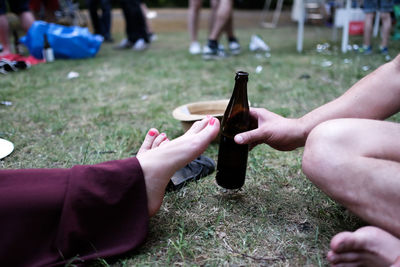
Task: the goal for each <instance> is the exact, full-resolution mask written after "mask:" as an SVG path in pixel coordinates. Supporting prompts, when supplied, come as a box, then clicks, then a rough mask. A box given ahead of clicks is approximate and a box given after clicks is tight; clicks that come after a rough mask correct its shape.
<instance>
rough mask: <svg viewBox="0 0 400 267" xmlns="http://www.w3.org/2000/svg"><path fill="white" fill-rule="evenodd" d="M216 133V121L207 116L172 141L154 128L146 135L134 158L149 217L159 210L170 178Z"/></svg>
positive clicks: (204, 147)
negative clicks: (141, 173)
mask: <svg viewBox="0 0 400 267" xmlns="http://www.w3.org/2000/svg"><path fill="white" fill-rule="evenodd" d="M218 132H219V121H218V119H216V118H214V117H211V116H208V117H207V118H205V119H203V120H201V121H197V122H195V123H194V124H193V126H192V127H191V128H190V129H189V130H188V131H187V132H186V133H185V134H184V135H182V136H181V137H178V138H176V139H174V140H172V141H169V140H168V139H167V137H166V135H165V134H159V133H158V131H157V130H156V129H151V130H150V131H149V132H148V133H147V135H146V138H145V140H144V142H143V145H142V147H141V148H140V150H139V152H138V154H137V156H136V157H137V159H138V160H139V163H140V165H141V167H142V170H143V174H144V179H145V182H146V191H147V199H148V208H149V215H150V216H153V215H154V214H155V213H156V212H157V211H158V210H159V208H160V206H161V203H162V200H163V198H164V193H165V188H166V187H167V184H168V182H169V180H170V179H171V177H172V175H173V174H174V173H175V172H176V171H177V170H179V169H181V168H183V167H184V166H186V165H187V164H188V163H189V162H191V161H192V160H194V159H195V158H197V157H198V156H199V155H201V154H202V153H203V152H204V151H205V150H206V148H207V146H208V145H209V144H210V143H211V141H213V140H214V139H215V137H216V136H217V135H218Z"/></svg>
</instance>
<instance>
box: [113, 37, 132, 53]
mask: <svg viewBox="0 0 400 267" xmlns="http://www.w3.org/2000/svg"><path fill="white" fill-rule="evenodd" d="M132 47H133V43H132V42H131V41H129V40H128V39H126V38H125V39H122V41H121V42H120V43H119V44H117V45H116V46H114V49H117V50H122V49H130V48H132Z"/></svg>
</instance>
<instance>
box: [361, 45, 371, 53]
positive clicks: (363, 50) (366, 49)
mask: <svg viewBox="0 0 400 267" xmlns="http://www.w3.org/2000/svg"><path fill="white" fill-rule="evenodd" d="M358 52H360V53H361V54H363V55H371V54H372V46H370V45H363V46H361V47H360V48H359V49H358Z"/></svg>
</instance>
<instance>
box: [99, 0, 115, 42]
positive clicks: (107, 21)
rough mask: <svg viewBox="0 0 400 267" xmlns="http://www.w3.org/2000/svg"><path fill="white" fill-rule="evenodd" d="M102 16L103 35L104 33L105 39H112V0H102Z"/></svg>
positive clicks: (101, 27)
mask: <svg viewBox="0 0 400 267" xmlns="http://www.w3.org/2000/svg"><path fill="white" fill-rule="evenodd" d="M100 7H101V17H100V29H101V35H103V37H104V39H105V41H108V42H109V41H112V38H111V20H112V18H111V2H110V0H101V1H100Z"/></svg>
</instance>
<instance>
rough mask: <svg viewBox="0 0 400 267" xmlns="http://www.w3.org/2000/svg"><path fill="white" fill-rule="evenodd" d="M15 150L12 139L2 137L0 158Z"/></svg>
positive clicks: (0, 140)
mask: <svg viewBox="0 0 400 267" xmlns="http://www.w3.org/2000/svg"><path fill="white" fill-rule="evenodd" d="M13 150H14V145H13V143H11V142H10V141H7V140H5V139H1V138H0V159H2V158H5V157H7V156H8V155H10V154H11V152H13Z"/></svg>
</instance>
